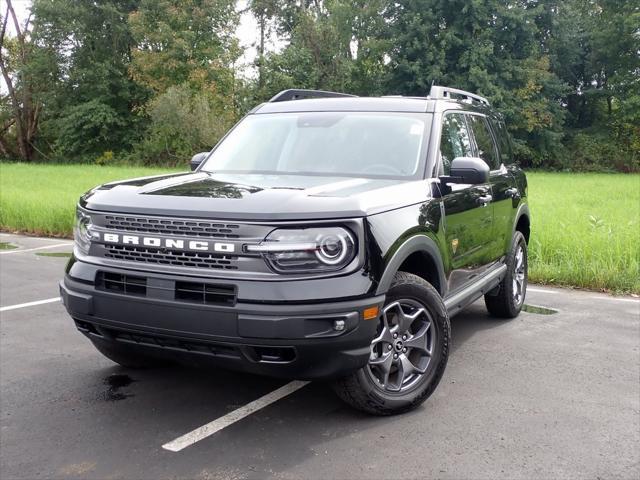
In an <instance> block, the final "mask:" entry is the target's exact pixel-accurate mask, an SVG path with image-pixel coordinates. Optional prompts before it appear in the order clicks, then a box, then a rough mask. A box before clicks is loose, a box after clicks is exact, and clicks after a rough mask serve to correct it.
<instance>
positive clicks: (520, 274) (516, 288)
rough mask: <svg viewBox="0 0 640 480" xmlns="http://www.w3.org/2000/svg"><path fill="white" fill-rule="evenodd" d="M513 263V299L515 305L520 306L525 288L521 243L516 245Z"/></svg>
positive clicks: (524, 264) (524, 269)
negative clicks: (516, 249)
mask: <svg viewBox="0 0 640 480" xmlns="http://www.w3.org/2000/svg"><path fill="white" fill-rule="evenodd" d="M513 263H514V266H513V270H514V271H513V301H514V303H515V305H516V306H520V304H521V303H522V301H523V299H524V290H525V288H526V286H525V281H526V279H525V277H526V263H525V258H524V249H523V248H522V245H520V246H518V251H517V252H516V256H515V261H514V262H513Z"/></svg>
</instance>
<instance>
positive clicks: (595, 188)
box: [0, 163, 640, 293]
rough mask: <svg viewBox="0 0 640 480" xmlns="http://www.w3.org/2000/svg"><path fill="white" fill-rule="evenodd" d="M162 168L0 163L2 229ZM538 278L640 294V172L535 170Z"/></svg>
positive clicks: (45, 231) (57, 219) (63, 216)
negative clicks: (97, 188)
mask: <svg viewBox="0 0 640 480" xmlns="http://www.w3.org/2000/svg"><path fill="white" fill-rule="evenodd" d="M168 171H177V170H170V169H161V168H153V169H152V168H132V167H99V166H91V165H25V164H15V163H0V228H2V229H3V230H5V231H21V232H26V233H32V234H38V235H53V236H70V235H71V231H72V224H73V212H74V208H75V204H76V202H77V200H78V197H79V196H80V195H81V194H82V193H83V192H85V191H87V190H88V189H90V188H92V187H94V186H96V185H99V184H101V183H104V182H107V181H111V180H118V179H126V178H132V177H136V176H144V175H154V174H159V173H165V172H168ZM528 178H529V199H530V204H531V214H532V226H531V242H530V258H531V267H530V277H531V280H532V281H534V282H540V283H548V284H556V285H571V286H576V287H584V288H590V289H597V290H600V289H602V290H611V291H615V292H633V293H640V175H624V174H568V173H544V172H531V173H529V174H528Z"/></svg>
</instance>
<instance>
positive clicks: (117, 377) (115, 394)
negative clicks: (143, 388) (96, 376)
mask: <svg viewBox="0 0 640 480" xmlns="http://www.w3.org/2000/svg"><path fill="white" fill-rule="evenodd" d="M133 382H135V380H133V379H132V378H131V377H130V376H129V375H123V374H113V375H109V376H108V377H107V378H105V379H104V384H105V385H108V387H109V388H108V389H107V391H106V392H105V393H104V397H105V400H107V401H108V402H115V401H117V400H124V399H125V398H129V397H133V394H132V393H123V392H121V391H120V389H121V388H124V387H128V386H129V385H131V384H132V383H133Z"/></svg>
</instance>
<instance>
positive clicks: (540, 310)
mask: <svg viewBox="0 0 640 480" xmlns="http://www.w3.org/2000/svg"><path fill="white" fill-rule="evenodd" d="M522 310H523V311H525V312H527V313H537V314H538V315H553V314H554V313H558V310H554V309H553V308H547V307H540V306H538V305H528V304H526V303H525V304H524V305H523V306H522Z"/></svg>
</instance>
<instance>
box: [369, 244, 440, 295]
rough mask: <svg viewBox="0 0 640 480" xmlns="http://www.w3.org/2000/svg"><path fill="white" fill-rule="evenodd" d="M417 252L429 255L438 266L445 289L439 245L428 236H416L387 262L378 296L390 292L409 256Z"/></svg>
mask: <svg viewBox="0 0 640 480" xmlns="http://www.w3.org/2000/svg"><path fill="white" fill-rule="evenodd" d="M416 252H424V253H426V254H427V255H429V256H430V257H431V258H432V260H433V262H434V264H435V265H436V270H437V275H438V278H439V279H440V285H441V286H442V287H441V289H444V288H445V287H444V286H445V285H446V284H447V282H446V280H445V273H444V265H443V263H442V256H441V254H440V250H439V248H438V245H437V243H436V242H435V241H434V240H433V239H432V238H430V237H428V236H427V235H422V234H418V235H414V236H413V237H411V238H409V239H407V240H405V241H404V242H403V243H402V244H401V245H400V246H399V247H398V248H397V249H396V250H395V252H394V253H393V255H392V257H391V258H390V259H389V260H388V261H387V263H386V266H385V269H384V273H383V274H382V277H381V279H380V282H379V283H378V289H377V291H376V295H382V294H384V293H386V292H387V290H389V288H390V287H391V283H392V282H393V277H394V276H395V274H396V272H398V270H399V269H400V266H401V265H402V264H403V263H404V261H405V260H406V259H407V258H409V256H410V255H411V254H413V253H416ZM444 293H445V292H443V291H442V292H440V295H443V296H444Z"/></svg>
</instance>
